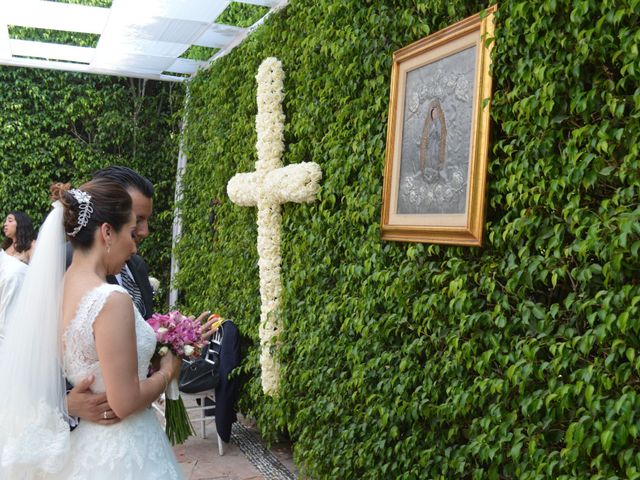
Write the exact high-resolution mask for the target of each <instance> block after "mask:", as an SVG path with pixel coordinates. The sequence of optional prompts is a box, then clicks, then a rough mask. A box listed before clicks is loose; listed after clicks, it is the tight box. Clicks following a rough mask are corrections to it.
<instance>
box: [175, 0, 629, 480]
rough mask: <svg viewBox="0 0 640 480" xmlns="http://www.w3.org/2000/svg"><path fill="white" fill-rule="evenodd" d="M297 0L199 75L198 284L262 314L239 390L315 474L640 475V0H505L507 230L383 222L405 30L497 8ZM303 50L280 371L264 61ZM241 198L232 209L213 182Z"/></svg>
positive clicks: (183, 249) (499, 85) (199, 300)
mask: <svg viewBox="0 0 640 480" xmlns="http://www.w3.org/2000/svg"><path fill="white" fill-rule="evenodd" d="M487 6H488V4H487V3H484V2H471V1H462V0H447V1H443V0H426V1H416V0H397V1H392V0H387V1H382V0H333V1H332V0H291V1H290V2H289V5H288V6H287V7H286V8H285V9H284V10H283V11H281V12H279V13H278V14H277V15H275V16H273V17H271V18H270V19H269V20H268V21H267V22H266V24H265V25H263V26H262V27H261V28H260V29H258V30H257V31H256V32H255V33H254V34H253V35H252V36H251V37H250V38H249V39H248V40H247V41H245V42H244V43H243V44H242V45H241V46H240V47H239V48H237V49H236V50H234V51H233V52H232V53H231V54H229V55H227V56H225V57H223V58H221V59H220V60H219V61H218V62H217V63H215V64H214V65H213V66H212V67H211V68H210V69H209V70H207V71H205V72H202V73H201V74H199V75H198V76H197V78H196V79H195V80H194V81H193V82H192V83H191V86H190V95H191V99H190V105H189V115H188V120H187V130H186V134H185V137H184V142H185V151H186V153H187V155H188V159H189V163H188V168H187V170H186V174H185V177H184V182H185V186H184V201H183V205H182V207H183V209H184V217H183V226H184V236H183V239H182V241H181V242H180V244H179V247H178V249H177V252H176V253H177V255H178V258H179V260H180V265H181V271H180V275H179V285H180V287H181V289H182V291H183V297H182V299H181V301H182V304H183V307H185V308H187V309H189V310H191V311H197V310H200V309H203V308H212V309H215V310H218V311H219V312H220V313H221V314H223V315H225V316H230V317H234V318H235V319H236V321H237V323H238V325H239V327H240V329H241V331H242V332H243V334H244V335H245V339H246V343H245V360H244V363H243V374H244V376H245V377H246V378H247V379H248V380H247V383H246V384H245V386H244V389H243V396H242V399H241V409H242V410H243V411H244V412H246V413H249V414H252V415H254V416H255V417H256V418H257V419H258V422H259V426H260V428H261V429H262V431H263V433H264V434H265V435H266V436H267V437H268V438H272V439H275V438H277V437H278V436H281V435H288V436H290V437H291V438H292V440H293V441H294V442H295V456H296V459H297V461H298V463H299V465H300V466H301V469H302V470H303V471H304V473H305V474H307V475H308V476H309V477H311V478H316V479H387V478H388V479H426V478H456V479H463V478H465V479H467V478H468V479H471V478H474V479H481V478H496V479H497V478H500V479H509V478H518V479H543V478H553V479H573V478H591V479H605V478H606V479H614V478H640V473H639V471H640V453H639V452H640V440H639V437H638V436H639V434H640V397H639V395H638V393H639V388H640V387H639V386H640V355H639V354H640V340H639V337H638V334H639V332H640V320H639V319H638V303H639V302H640V286H639V285H638V282H639V274H638V272H639V267H640V260H639V257H638V250H639V249H640V223H639V219H640V207H639V206H638V195H639V193H638V192H639V189H640V170H639V167H640V161H639V159H638V148H639V147H638V144H639V140H640V139H639V136H640V122H639V117H640V87H639V85H640V60H639V57H638V45H639V43H640V30H639V29H638V25H639V15H638V12H640V1H638V0H617V1H612V0H597V1H596V0H573V1H568V0H541V1H538V2H531V1H528V0H505V1H504V2H501V3H500V5H499V9H498V13H497V16H496V42H495V45H496V46H495V50H494V60H493V76H494V100H493V105H492V112H491V117H492V139H491V150H490V158H489V160H490V161H489V181H488V185H489V189H488V194H487V205H488V208H487V217H486V226H485V236H486V242H485V245H484V246H483V247H482V248H461V247H450V246H437V245H427V244H409V243H395V242H383V241H381V240H380V230H379V228H380V226H379V223H380V205H381V198H382V174H383V166H384V157H385V136H386V128H387V116H388V108H389V80H390V73H391V55H392V53H393V51H395V50H397V49H398V48H400V47H402V46H404V45H407V44H409V43H411V42H413V41H415V40H418V39H420V38H422V37H424V36H426V35H428V34H429V33H432V32H435V31H437V30H439V29H441V28H444V27H446V26H448V25H450V24H452V23H454V22H456V21H458V20H461V19H463V18H465V17H467V16H469V15H472V14H474V13H476V12H478V11H480V10H481V9H482V8H485V7H487ZM268 56H276V57H278V58H279V59H280V60H282V62H283V65H284V69H285V73H286V80H285V89H286V100H285V105H284V108H285V113H286V116H287V125H286V144H287V148H286V152H285V157H284V161H285V163H286V164H289V163H297V162H301V161H315V162H317V163H319V164H320V165H321V167H322V169H323V173H324V178H323V180H322V188H321V191H320V193H319V195H318V200H317V202H316V203H313V204H309V205H299V204H288V205H286V206H285V207H284V225H283V268H282V275H283V281H284V289H285V291H284V302H283V316H284V323H285V328H286V332H285V334H284V335H283V337H282V341H283V345H284V346H283V348H282V349H281V351H280V354H279V356H280V360H281V363H282V365H283V371H282V374H283V376H282V388H281V393H280V395H279V396H278V397H276V398H270V397H265V396H264V395H263V394H262V393H261V389H260V381H259V365H258V361H259V355H258V348H257V345H258V339H257V335H258V319H259V316H260V314H259V292H258V285H259V280H258V267H257V254H256V235H257V232H256V225H255V222H256V211H255V209H252V208H242V207H238V206H235V205H233V204H231V202H230V201H229V199H228V197H227V196H226V183H227V181H228V180H229V179H230V178H231V177H232V176H233V175H234V174H235V173H236V172H242V171H251V170H253V169H254V163H255V161H256V153H255V147H254V144H255V141H256V134H255V130H254V119H255V114H256V101H255V94H256V85H255V79H254V77H255V74H256V72H257V68H258V65H259V64H260V62H261V61H262V60H263V59H264V58H265V57H268ZM213 198H218V199H220V200H221V205H219V206H217V207H215V209H214V212H213V213H214V217H215V218H214V222H213V225H210V212H211V206H210V201H211V199H213Z"/></svg>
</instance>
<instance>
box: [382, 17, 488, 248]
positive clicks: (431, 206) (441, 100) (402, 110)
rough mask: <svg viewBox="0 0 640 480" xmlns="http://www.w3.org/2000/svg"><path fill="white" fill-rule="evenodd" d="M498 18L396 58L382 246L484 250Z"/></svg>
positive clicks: (467, 22)
mask: <svg viewBox="0 0 640 480" xmlns="http://www.w3.org/2000/svg"><path fill="white" fill-rule="evenodd" d="M495 11H496V6H495V5H494V6H492V7H491V8H488V9H487V10H484V11H483V12H481V13H478V14H476V15H474V16H472V17H469V18H466V19H464V20H462V21H460V22H458V23H456V24H454V25H451V26H449V27H447V28H445V29H444V30H440V31H439V32H436V33H434V34H432V35H429V36H428V37H425V38H423V39H421V40H418V41H417V42H415V43H412V44H411V45H408V46H406V47H404V48H401V49H400V50H397V51H396V52H394V54H393V66H392V70H391V100H390V105H389V124H388V129H387V150H386V160H385V168H384V182H383V199H382V221H381V233H382V238H383V239H384V240H394V241H405V242H425V243H443V244H454V245H469V246H480V245H482V236H483V230H484V210H485V189H486V177H487V156H488V148H489V145H488V144H489V108H490V100H491V75H490V72H489V66H490V61H491V58H490V53H491V48H492V45H493V36H494V13H495Z"/></svg>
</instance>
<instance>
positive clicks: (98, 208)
mask: <svg viewBox="0 0 640 480" xmlns="http://www.w3.org/2000/svg"><path fill="white" fill-rule="evenodd" d="M78 190H81V191H82V192H85V193H87V194H89V195H91V209H92V210H93V211H92V212H91V213H90V214H89V219H88V222H87V224H86V225H85V226H83V227H82V228H81V229H80V230H79V231H78V233H77V234H76V235H74V236H71V235H69V233H70V232H73V231H74V229H75V228H76V227H77V226H78V216H79V214H80V202H78V200H77V199H76V197H75V196H74V195H73V194H71V193H70V186H69V184H68V183H54V184H53V185H51V199H52V200H54V201H55V200H59V201H60V203H62V206H63V207H64V230H65V232H67V238H68V239H69V241H70V242H71V245H73V248H77V249H80V250H88V249H89V248H91V246H92V245H93V238H94V233H95V231H96V229H97V228H99V227H100V225H102V224H103V223H108V224H109V225H111V226H112V227H113V228H114V229H115V231H116V232H119V231H120V229H121V228H122V227H123V225H125V224H126V223H127V222H128V221H129V219H130V217H131V197H130V196H129V194H128V193H127V191H126V190H125V189H124V188H122V187H121V186H120V185H118V184H117V183H115V182H113V181H111V180H108V179H106V178H96V179H93V180H91V181H90V182H87V183H85V184H84V185H81V186H80V187H78Z"/></svg>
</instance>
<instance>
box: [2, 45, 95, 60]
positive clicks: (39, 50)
mask: <svg viewBox="0 0 640 480" xmlns="http://www.w3.org/2000/svg"><path fill="white" fill-rule="evenodd" d="M9 45H10V48H11V53H12V54H13V55H15V56H19V57H38V58H47V59H51V60H66V61H69V62H81V63H86V64H88V63H90V62H91V60H92V59H93V55H94V53H95V51H96V50H95V48H89V47H76V46H73V45H61V44H57V43H45V42H32V41H29V40H9Z"/></svg>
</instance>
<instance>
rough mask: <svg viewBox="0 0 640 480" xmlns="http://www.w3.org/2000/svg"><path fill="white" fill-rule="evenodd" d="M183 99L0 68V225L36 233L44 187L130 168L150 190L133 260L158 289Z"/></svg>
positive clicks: (161, 90) (168, 87)
mask: <svg viewBox="0 0 640 480" xmlns="http://www.w3.org/2000/svg"><path fill="white" fill-rule="evenodd" d="M183 98H184V88H183V87H182V86H176V85H174V84H169V83H161V82H155V81H144V80H138V79H125V78H115V77H105V76H98V75H87V74H74V73H65V72H57V71H47V70H36V69H24V68H13V67H1V68H0V118H2V124H1V125H0V153H1V155H0V212H2V213H0V216H2V219H3V221H4V215H6V213H7V212H9V211H11V210H23V211H25V212H27V213H28V214H29V215H31V216H32V218H33V219H34V222H35V224H36V226H37V225H39V224H40V222H41V221H42V220H44V217H45V215H46V213H47V212H48V211H49V208H50V203H49V200H48V195H49V185H50V184H51V182H53V181H64V182H71V183H72V184H74V185H79V184H81V183H83V182H85V181H87V180H88V179H89V178H90V177H91V173H92V172H93V171H95V170H97V169H99V168H102V167H105V166H108V165H112V164H117V165H126V166H129V167H132V168H133V169H135V170H137V171H139V172H140V173H142V174H143V175H146V176H147V177H149V179H151V180H152V182H153V183H154V185H155V187H156V194H155V197H154V212H155V213H154V216H153V217H152V220H151V229H152V234H151V235H150V237H149V238H147V239H146V240H145V241H144V242H143V243H142V244H141V254H142V255H144V257H145V259H146V260H147V262H148V263H149V269H150V272H151V274H152V275H155V276H157V277H158V278H160V279H161V282H162V284H163V285H164V286H165V287H166V286H167V285H168V283H169V273H168V272H169V264H170V255H171V224H172V218H173V202H174V198H173V196H174V185H175V174H176V167H175V165H176V160H177V158H178V134H179V127H178V121H179V119H180V117H179V114H180V111H181V110H182V108H183ZM163 301H164V297H161V299H160V301H159V303H162V302H163ZM158 308H162V309H166V305H165V306H163V307H162V306H161V305H158Z"/></svg>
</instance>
